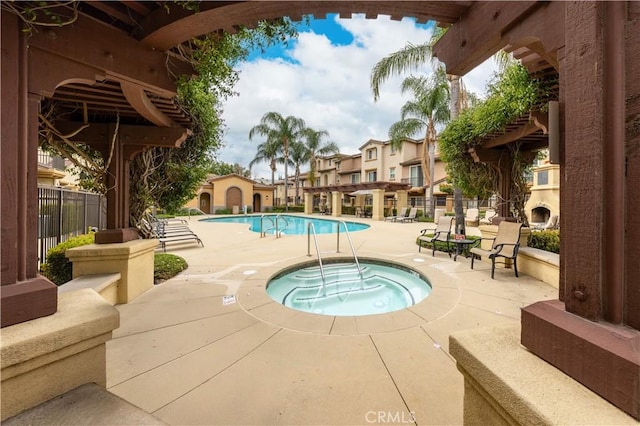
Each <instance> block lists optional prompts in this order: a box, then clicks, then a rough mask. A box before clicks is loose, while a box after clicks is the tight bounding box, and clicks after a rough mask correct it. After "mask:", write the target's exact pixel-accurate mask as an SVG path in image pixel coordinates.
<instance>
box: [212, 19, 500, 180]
mask: <svg viewBox="0 0 640 426" xmlns="http://www.w3.org/2000/svg"><path fill="white" fill-rule="evenodd" d="M337 22H338V23H339V24H340V25H341V26H342V27H343V28H344V29H345V30H346V31H348V32H350V33H351V34H352V35H353V42H352V43H351V44H348V45H338V46H336V45H333V44H332V43H331V41H330V40H329V39H328V38H327V37H326V36H325V35H321V34H316V33H314V32H303V33H300V35H299V38H298V41H297V42H296V43H293V45H292V47H291V48H290V49H289V50H287V51H286V54H287V55H288V56H289V58H288V59H291V60H292V61H293V63H291V62H289V61H287V60H284V59H282V58H276V59H273V58H270V59H263V58H259V59H257V60H254V61H252V62H245V63H242V64H241V65H240V66H239V70H240V72H241V74H240V80H239V81H238V83H237V85H236V88H235V89H236V91H237V92H238V93H239V96H236V97H233V98H231V99H229V100H228V101H227V103H226V105H225V108H224V115H223V117H224V120H225V123H226V125H227V127H228V131H227V134H226V135H225V138H224V140H225V147H224V148H222V149H221V150H220V152H219V155H218V157H219V159H220V160H222V161H225V162H229V163H239V164H241V165H243V166H245V167H246V166H247V165H248V163H249V162H250V161H251V160H252V159H253V157H254V156H255V153H256V146H257V145H258V143H260V142H262V140H260V139H254V140H253V141H250V140H249V136H248V135H249V130H250V129H251V128H252V127H253V126H255V125H256V124H258V123H259V122H260V119H261V118H262V116H263V115H264V114H265V113H266V112H269V111H276V112H279V113H280V114H282V115H283V116H287V115H294V116H296V117H300V118H302V119H304V120H305V122H306V123H307V126H309V127H313V128H315V129H324V130H326V131H328V132H329V134H330V139H331V140H333V141H335V142H336V143H337V144H338V145H339V146H340V148H341V152H343V153H345V154H354V153H357V152H358V147H359V146H361V145H362V144H363V143H365V142H366V141H367V140H369V139H378V140H387V139H388V130H389V126H390V125H391V124H392V123H393V122H395V121H397V120H398V119H399V114H400V108H401V106H402V105H403V104H404V103H405V102H406V97H403V96H401V95H400V90H399V87H400V82H401V81H402V79H403V78H404V76H402V77H393V78H391V79H390V80H389V81H387V82H385V83H384V85H383V86H382V87H381V93H380V100H379V101H378V102H377V103H376V102H374V100H373V95H372V92H371V89H370V87H369V75H370V72H371V69H372V68H373V66H374V65H375V64H376V63H377V62H378V61H379V60H380V59H382V58H383V57H384V56H386V55H388V54H390V53H392V52H395V51H397V50H400V49H401V48H403V47H404V46H405V45H406V43H407V42H411V43H413V44H421V43H424V42H425V41H427V40H429V38H430V36H431V31H430V30H429V29H425V28H423V27H417V26H416V25H415V24H414V22H413V21H411V20H403V21H392V20H390V19H389V18H388V17H387V18H385V17H379V18H378V19H375V20H370V19H364V17H358V16H354V17H353V18H351V19H337ZM429 69H430V67H429V65H428V64H425V68H424V70H421V71H422V72H428V71H429ZM494 69H495V65H494V64H493V63H492V62H488V63H485V64H483V65H481V66H479V67H478V68H477V69H476V70H474V71H472V72H471V73H469V74H468V75H467V76H465V78H464V81H465V83H466V87H467V89H469V90H473V91H474V92H476V93H478V94H483V93H484V86H485V84H486V82H487V80H488V79H489V77H490V76H491V73H492V72H493V70H494ZM282 172H283V171H282V170H279V172H278V173H279V174H282ZM253 176H254V177H265V178H270V176H271V172H270V170H269V168H268V167H267V165H266V164H262V165H257V166H255V167H254V169H253Z"/></svg>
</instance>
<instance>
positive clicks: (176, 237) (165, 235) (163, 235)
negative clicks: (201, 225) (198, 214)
mask: <svg viewBox="0 0 640 426" xmlns="http://www.w3.org/2000/svg"><path fill="white" fill-rule="evenodd" d="M138 228H139V229H140V231H141V232H142V234H143V235H145V237H146V238H155V239H157V240H158V241H159V242H160V248H162V251H163V252H166V251H167V243H174V242H182V241H191V240H193V241H195V242H197V243H199V244H200V245H201V246H202V247H204V243H203V242H202V240H201V239H200V237H198V236H197V235H196V234H195V233H194V232H193V231H191V229H189V227H188V226H187V227H177V228H175V229H169V228H168V227H167V228H165V227H156V226H153V225H151V224H150V223H149V222H148V221H147V220H146V219H142V220H141V221H140V225H139V226H138Z"/></svg>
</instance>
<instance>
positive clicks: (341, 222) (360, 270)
mask: <svg viewBox="0 0 640 426" xmlns="http://www.w3.org/2000/svg"><path fill="white" fill-rule="evenodd" d="M340 225H343V226H344V233H345V235H346V236H347V241H349V247H351V254H352V255H353V260H354V261H355V262H356V268H358V274H360V283H361V284H360V285H361V286H362V285H363V280H364V277H363V276H362V268H360V262H358V256H357V255H356V250H355V248H354V247H353V241H351V235H350V234H349V229H347V222H345V221H344V220H341V221H340V222H338V232H337V234H336V240H337V243H336V245H337V247H336V253H340Z"/></svg>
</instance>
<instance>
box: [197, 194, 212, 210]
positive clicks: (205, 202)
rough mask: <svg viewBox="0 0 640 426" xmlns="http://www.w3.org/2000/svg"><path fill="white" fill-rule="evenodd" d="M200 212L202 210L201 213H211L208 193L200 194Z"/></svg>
mask: <svg viewBox="0 0 640 426" xmlns="http://www.w3.org/2000/svg"><path fill="white" fill-rule="evenodd" d="M199 205H200V210H202V211H203V212H205V213H207V214H210V213H212V211H211V194H209V193H208V192H203V193H202V194H200V203H199Z"/></svg>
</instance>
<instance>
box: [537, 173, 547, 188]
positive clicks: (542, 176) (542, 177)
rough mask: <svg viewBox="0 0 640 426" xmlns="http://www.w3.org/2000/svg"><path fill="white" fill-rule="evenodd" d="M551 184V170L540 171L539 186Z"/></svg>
mask: <svg viewBox="0 0 640 426" xmlns="http://www.w3.org/2000/svg"><path fill="white" fill-rule="evenodd" d="M548 184H549V170H540V171H539V172H538V185H548Z"/></svg>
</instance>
